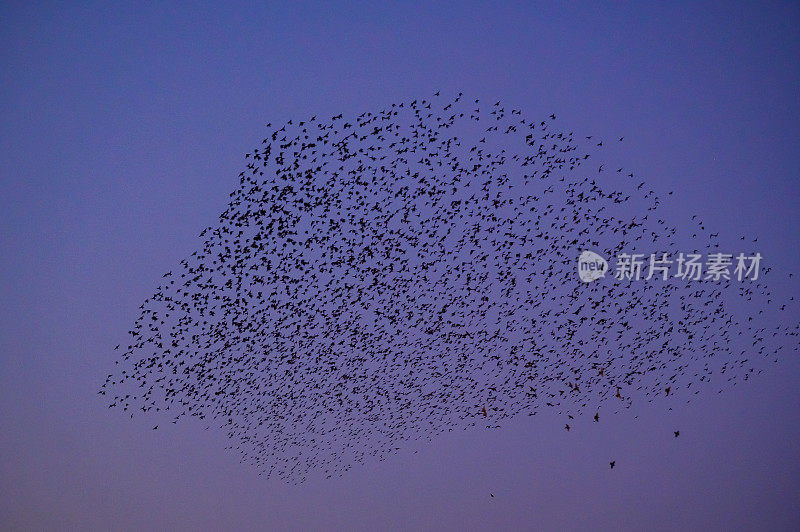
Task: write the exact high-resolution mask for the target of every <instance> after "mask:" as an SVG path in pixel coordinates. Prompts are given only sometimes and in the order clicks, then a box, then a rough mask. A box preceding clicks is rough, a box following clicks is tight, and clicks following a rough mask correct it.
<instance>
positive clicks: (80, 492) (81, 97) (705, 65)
mask: <svg viewBox="0 0 800 532" xmlns="http://www.w3.org/2000/svg"><path fill="white" fill-rule="evenodd" d="M432 4H433V3H432ZM437 90H440V91H442V94H443V95H444V94H447V95H450V94H452V95H455V94H456V93H457V92H459V91H463V92H464V93H465V94H466V95H470V96H473V95H474V97H477V98H487V99H490V98H492V99H500V98H502V99H503V100H504V101H506V102H507V103H508V104H509V105H511V106H514V107H517V108H521V109H523V110H524V114H525V115H528V116H532V117H536V116H542V117H544V116H546V115H549V114H550V113H556V114H557V115H558V117H559V121H560V126H561V127H564V128H568V129H570V130H573V131H575V132H576V135H583V134H585V135H600V136H604V137H609V138H610V137H620V136H624V137H625V142H624V143H623V144H622V145H621V146H620V147H619V148H617V151H618V155H619V157H620V159H621V160H623V161H624V162H625V163H626V164H627V165H628V166H630V167H632V168H634V169H635V170H636V171H637V173H638V174H641V175H644V176H645V177H646V179H647V180H648V183H649V184H650V185H651V186H652V187H654V188H656V189H657V190H658V191H661V192H664V191H667V190H674V191H675V194H676V195H677V196H678V199H679V205H680V208H679V210H678V211H676V212H673V214H674V216H675V218H676V220H681V219H686V220H688V219H689V218H690V217H691V216H692V215H693V214H700V215H701V216H702V218H703V219H704V221H705V223H706V226H707V227H708V228H710V229H712V230H714V229H718V230H719V231H720V232H721V233H723V237H722V243H723V244H722V245H721V247H723V248H724V247H725V245H724V244H725V243H726V242H729V243H731V245H733V244H735V243H736V241H737V240H738V237H739V236H740V235H747V236H752V237H756V236H757V237H758V238H759V241H758V242H759V248H758V251H760V252H761V253H762V255H764V256H765V258H766V260H767V262H768V263H769V264H768V265H769V266H772V267H773V268H774V269H775V270H776V271H781V270H782V271H785V272H791V271H793V272H798V270H799V269H800V268H799V267H800V246H798V243H797V241H798V230H797V227H798V225H799V224H800V215H798V212H797V206H798V205H800V185H798V178H799V177H800V142H798V139H800V6H799V5H798V4H797V3H762V2H757V3H756V2H752V3H713V4H712V3H698V2H689V3H685V4H680V3H663V4H651V3H630V4H626V3H614V4H605V3H554V4H551V3H529V2H521V3H488V2H487V3H478V2H474V3H473V2H454V3H447V2H437V3H435V4H433V5H428V3H425V4H422V3H421V4H419V5H415V4H412V3H394V2H369V3H367V2H364V3H336V4H330V5H329V4H327V3H321V2H320V3H294V2H291V3H286V4H285V5H283V6H279V5H269V4H266V3H264V4H263V5H262V4H261V3H259V4H258V5H254V4H236V3H231V2H226V3H224V7H223V4H222V3H219V4H217V5H215V4H211V3H188V2H187V3H169V4H167V3H164V4H160V3H141V4H133V3H127V4H110V3H98V4H92V3H89V2H74V3H71V4H64V3H62V4H55V3H39V4H36V5H34V4H30V3H27V2H4V3H3V4H2V6H0V259H2V260H0V298H1V299H0V301H1V302H2V304H0V528H3V529H17V528H21V529H25V528H31V529H36V528H81V529H83V528H92V529H109V528H113V529H135V528H138V529H141V528H151V529H167V528H169V529H233V528H244V529H263V528H274V529H287V528H316V529H331V528H346V529H380V528H391V529H418V528H423V529H440V528H443V527H444V528H449V529H479V528H496V527H514V528H521V527H526V528H532V527H536V528H549V529H556V528H558V529H563V528H566V529H581V528H583V529H586V528H599V529H614V530H618V529H620V528H635V529H643V528H644V529H674V528H686V527H689V528H692V529H703V528H707V527H711V528H714V529H725V530H736V529H753V528H758V529H775V530H781V529H784V530H797V529H800V391H798V384H800V362H798V359H797V351H796V350H794V349H790V350H788V351H787V352H786V353H785V356H784V357H783V359H782V360H781V361H779V363H777V364H770V365H765V366H764V368H765V370H764V373H763V374H762V375H760V376H758V377H757V378H755V379H752V380H751V381H749V382H748V383H745V384H742V385H738V386H736V387H735V388H733V389H731V390H727V391H726V392H725V393H723V394H715V393H712V394H707V395H704V396H700V397H699V399H698V400H697V401H694V402H693V403H691V404H690V405H684V406H681V405H674V409H673V410H672V411H671V412H668V411H667V408H666V406H665V405H664V404H660V403H653V404H648V405H636V406H634V408H633V409H632V410H631V411H629V412H625V413H622V414H619V415H617V416H607V417H606V418H604V419H603V422H602V423H597V424H593V423H591V420H590V419H588V416H587V419H581V420H576V422H575V424H574V425H575V426H574V428H573V430H572V431H570V432H569V433H567V432H566V431H564V430H563V422H562V420H560V419H557V418H556V417H555V416H551V417H548V416H547V415H539V416H536V417H534V418H531V417H526V418H517V419H515V420H513V421H511V422H509V423H507V424H506V425H505V426H504V427H503V428H502V429H499V430H493V431H485V430H483V431H481V430H474V431H466V432H460V433H458V434H456V433H451V434H448V435H443V436H441V437H440V438H438V439H436V440H435V441H433V442H432V443H429V444H426V445H423V446H421V447H420V448H419V452H418V453H417V454H413V453H412V452H410V451H409V452H406V453H403V452H401V453H400V454H399V455H397V456H395V457H392V458H390V459H389V460H387V461H385V462H381V463H370V464H367V465H365V466H363V467H356V468H354V469H353V470H351V472H349V473H348V474H346V475H345V476H343V477H341V478H338V479H333V480H328V481H324V482H322V481H320V482H316V481H315V482H308V483H306V484H302V485H300V486H287V485H284V484H282V483H281V482H280V481H279V480H264V479H263V477H259V476H257V471H256V470H254V469H252V468H250V467H249V466H244V465H241V464H239V463H238V455H236V454H234V453H231V452H226V451H224V450H223V447H224V446H225V445H227V441H226V438H225V435H224V434H223V433H222V432H221V431H215V430H214V429H213V428H212V429H211V430H203V429H204V425H202V424H200V423H197V422H194V421H191V420H189V421H186V422H182V423H179V424H178V425H170V426H169V427H164V430H158V431H153V430H151V428H152V425H151V424H149V423H148V420H147V419H145V418H139V419H133V420H131V419H128V418H126V417H125V416H123V415H122V414H121V412H119V411H117V410H116V409H113V410H109V409H108V408H107V406H106V402H105V401H103V400H101V399H100V398H99V396H97V395H96V390H97V389H98V386H99V385H100V384H101V383H102V381H103V379H104V378H105V375H106V374H108V373H109V372H110V371H109V369H110V366H111V364H113V353H112V348H113V346H114V345H116V344H117V343H120V342H121V341H124V340H125V339H126V338H127V336H126V334H125V331H127V330H128V328H129V327H130V325H131V324H132V323H133V320H134V319H135V318H136V316H137V315H138V312H137V311H138V306H139V305H140V304H141V303H142V301H143V300H144V299H145V298H146V297H148V296H149V295H151V294H152V292H153V289H154V287H155V286H156V285H157V284H159V281H160V279H161V275H162V274H163V273H164V272H165V271H167V270H169V269H170V268H171V267H172V266H173V265H175V264H177V263H178V261H180V260H181V259H182V258H184V257H186V256H187V255H189V254H190V253H191V252H192V251H193V250H195V249H197V247H198V246H199V244H200V239H198V236H197V235H198V233H199V231H200V230H202V229H203V228H205V227H207V226H208V225H211V224H214V223H216V221H217V218H218V215H219V213H220V212H222V211H223V210H224V209H225V207H226V204H227V199H228V193H229V192H230V191H232V190H233V189H234V188H235V187H236V185H237V183H238V177H237V176H238V174H239V172H240V171H242V170H243V169H244V167H245V161H244V158H243V157H244V154H245V153H246V152H248V151H250V150H251V148H252V147H253V146H256V145H258V144H259V143H260V140H261V139H262V138H263V135H264V134H265V133H266V128H265V124H266V123H267V122H273V123H280V122H282V121H285V120H287V119H290V118H301V119H302V118H305V117H309V116H311V115H314V114H319V115H320V116H331V115H334V114H338V113H340V112H344V113H345V114H360V113H361V112H363V111H366V110H375V109H380V108H382V107H383V106H385V105H387V104H390V103H392V102H399V101H403V100H411V99H415V98H421V97H422V98H424V97H429V96H430V95H431V94H433V93H434V92H435V91H437ZM726 239H727V240H726ZM733 251H739V250H738V249H733ZM796 279H797V275H796V276H795V285H793V286H789V285H787V286H786V287H782V289H786V290H796V289H797V286H796ZM635 415H638V419H634V416H635ZM678 429H679V430H680V431H681V437H680V438H678V439H675V438H673V437H672V431H673V430H678ZM609 460H616V462H617V467H616V468H615V469H614V470H613V471H610V470H609V468H608V461H609ZM489 493H493V494H494V495H495V497H494V498H490V497H489Z"/></svg>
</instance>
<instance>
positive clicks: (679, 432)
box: [675, 430, 681, 438]
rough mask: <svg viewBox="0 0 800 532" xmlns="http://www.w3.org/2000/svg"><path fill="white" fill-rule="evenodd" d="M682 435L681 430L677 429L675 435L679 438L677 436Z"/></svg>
mask: <svg viewBox="0 0 800 532" xmlns="http://www.w3.org/2000/svg"><path fill="white" fill-rule="evenodd" d="M680 435H681V431H679V430H676V431H675V437H676V438H677V437H678V436H680Z"/></svg>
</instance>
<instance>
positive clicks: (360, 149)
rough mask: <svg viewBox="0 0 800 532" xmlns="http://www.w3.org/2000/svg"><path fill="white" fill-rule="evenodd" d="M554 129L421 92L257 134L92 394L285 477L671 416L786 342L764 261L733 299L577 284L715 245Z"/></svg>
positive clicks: (590, 147)
mask: <svg viewBox="0 0 800 532" xmlns="http://www.w3.org/2000/svg"><path fill="white" fill-rule="evenodd" d="M557 123H558V122H557V120H556V116H555V115H550V116H549V117H546V118H545V119H540V120H530V119H527V118H525V117H524V116H523V114H522V112H521V111H520V110H517V109H511V108H507V106H505V105H503V104H502V102H499V101H498V102H496V103H494V102H488V103H484V102H482V101H479V100H477V99H468V98H466V97H464V95H463V94H461V93H458V94H457V95H455V96H454V97H453V98H450V99H446V98H445V97H442V96H440V95H439V94H438V93H437V94H436V95H434V96H433V97H431V98H430V99H420V100H414V101H407V102H402V103H395V104H391V105H389V106H386V107H385V108H384V109H381V110H379V111H377V112H364V113H362V114H360V115H358V116H352V117H345V116H344V115H343V114H339V115H337V116H333V117H332V118H331V119H329V120H322V119H318V118H317V117H316V116H314V117H311V118H308V119H306V120H302V121H294V120H289V121H288V122H287V123H285V124H282V125H280V127H273V126H272V125H269V124H268V128H269V129H270V132H269V134H268V136H267V137H266V138H264V140H263V142H262V143H261V144H260V145H259V146H258V147H257V148H256V149H254V150H253V151H252V152H251V153H248V154H247V155H246V158H245V160H246V163H247V168H246V170H245V171H243V172H242V173H241V174H240V176H239V177H240V181H239V186H238V188H236V190H235V191H234V192H232V193H231V194H230V201H229V204H228V207H227V209H226V210H225V211H224V212H223V213H222V214H221V216H220V218H219V223H218V224H216V225H215V226H212V227H208V228H207V229H205V230H204V231H202V233H201V235H200V237H201V238H202V239H203V244H202V248H201V249H198V250H197V251H195V252H194V253H192V254H191V256H189V257H187V258H186V259H185V260H182V261H181V262H180V264H179V266H176V267H175V268H172V270H171V271H170V272H168V273H166V274H165V275H164V279H163V282H162V284H161V286H159V287H158V288H157V289H156V291H155V293H154V294H153V295H152V296H151V297H149V298H147V299H146V300H145V301H144V303H143V304H142V306H141V307H140V310H141V313H140V316H139V318H138V319H137V320H136V322H135V324H134V326H133V327H132V329H131V330H130V331H129V334H130V340H129V342H127V345H125V343H123V346H122V348H121V349H120V350H119V354H120V357H119V358H118V359H117V361H116V364H117V365H116V366H115V371H114V373H112V374H110V375H108V377H107V379H106V381H105V383H103V384H102V387H101V389H100V394H102V395H103V396H104V397H106V398H107V399H108V404H109V406H110V407H116V408H119V409H122V410H124V411H125V412H127V413H129V414H130V415H131V416H132V415H133V414H134V413H135V412H139V413H142V414H144V413H147V414H155V417H156V419H160V420H162V422H163V420H164V417H165V416H169V420H171V421H172V422H177V421H178V420H180V419H181V418H182V417H184V416H196V417H198V418H200V419H203V420H207V422H208V423H209V424H214V425H218V426H220V427H222V428H223V429H224V430H225V431H226V432H227V434H228V436H229V437H230V439H231V448H233V449H235V450H237V451H238V452H240V453H241V457H242V460H244V461H246V462H249V463H252V464H254V465H255V466H257V467H258V468H259V469H260V470H261V472H262V473H263V474H267V475H274V476H277V477H279V478H282V479H284V480H286V481H290V482H300V481H303V480H305V479H306V478H307V476H308V475H309V474H312V473H318V474H319V475H321V476H331V475H339V474H341V473H343V472H344V471H346V470H348V469H349V468H350V467H352V465H353V464H355V463H359V462H363V461H365V460H370V459H376V460H382V459H385V458H386V457H387V456H388V455H390V454H392V453H396V452H397V451H398V450H400V449H401V448H402V446H403V442H407V441H409V440H415V439H430V438H432V437H433V436H435V435H436V434H439V433H442V432H445V431H452V430H457V429H465V428H469V427H498V426H500V423H501V422H502V420H504V419H508V418H510V417H512V416H516V415H534V414H536V413H537V412H539V411H542V410H543V409H552V410H553V411H554V412H556V413H559V414H562V415H568V416H569V418H570V419H574V416H577V415H580V414H588V415H590V416H591V417H592V418H593V420H594V421H599V420H600V417H601V411H602V410H603V409H605V410H606V411H609V412H613V411H618V410H619V409H620V408H625V407H628V406H630V405H631V404H632V402H633V401H634V400H647V401H653V400H656V399H657V398H658V400H663V401H672V400H690V399H691V397H692V396H693V394H696V393H699V392H700V390H701V389H703V387H704V386H705V387H708V386H709V383H710V382H711V380H712V378H715V379H716V381H715V382H716V383H717V384H718V387H720V386H725V385H730V384H735V383H736V382H738V381H741V380H746V379H748V378H749V377H750V376H751V375H752V374H753V373H757V372H758V371H760V369H759V366H758V364H757V363H755V361H756V360H757V359H765V358H768V359H770V360H771V359H777V356H778V354H779V352H780V350H781V349H786V348H787V347H788V348H790V349H794V348H795V347H796V343H797V337H798V333H799V332H800V329H798V326H797V325H786V324H784V322H785V321H786V320H777V321H776V320H775V318H774V316H775V314H776V313H778V314H779V312H778V311H779V310H783V311H784V312H786V311H785V309H786V305H787V304H792V303H791V302H790V301H789V299H790V298H788V297H785V298H784V299H786V301H785V302H782V304H783V307H780V308H778V309H775V313H771V312H770V310H769V309H770V308H772V307H778V303H779V302H778V299H779V298H778V297H776V296H774V295H773V294H772V293H771V292H770V290H769V289H768V288H767V285H766V284H765V279H766V278H767V276H768V275H769V268H768V267H767V268H763V269H762V276H761V277H760V278H759V279H757V280H755V281H748V282H739V281H737V280H735V279H731V280H724V279H723V280H720V281H718V282H712V281H695V282H691V281H683V282H681V281H678V280H670V281H660V280H649V281H621V280H615V279H613V278H611V277H606V278H605V279H600V280H598V281H595V282H592V283H583V282H581V281H580V279H579V278H578V275H577V271H576V261H577V257H578V255H579V254H580V253H581V251H582V250H587V249H588V250H594V251H596V252H598V253H599V254H601V255H603V256H605V257H614V256H615V255H616V254H618V253H620V252H630V251H633V250H636V251H637V252H638V251H644V252H646V253H650V252H662V251H663V252H674V251H676V250H677V249H678V248H680V247H681V246H684V247H683V248H681V250H687V251H692V250H691V249H687V246H693V250H694V251H700V252H702V251H706V250H714V249H719V245H720V244H719V237H718V234H710V233H708V231H707V230H706V229H705V227H704V225H703V222H702V221H700V220H699V218H696V219H694V220H692V221H691V228H690V229H689V231H688V232H686V231H685V227H684V228H683V229H679V226H680V225H681V224H670V223H669V222H668V221H667V220H665V219H664V218H666V216H665V215H661V214H659V213H660V212H661V205H662V203H663V202H664V201H665V199H664V197H667V198H668V197H669V195H670V194H671V193H669V194H666V195H659V194H657V193H656V192H655V191H654V190H651V189H650V187H649V186H648V185H646V182H645V181H644V180H643V179H641V178H639V177H638V176H637V175H635V174H634V173H633V172H629V171H627V170H623V168H621V167H620V168H619V169H617V168H618V165H616V164H615V165H614V166H609V165H610V164H611V163H609V162H608V161H606V160H605V159H603V158H602V157H603V154H604V153H606V152H604V151H603V150H604V149H605V148H604V147H603V146H604V141H603V140H601V139H599V138H596V137H594V138H593V137H590V136H588V137H585V136H576V135H575V134H573V133H572V132H566V131H561V130H559V129H558V128H557V127H556V124H557ZM622 140H623V139H622V138H616V137H615V138H613V139H611V140H606V141H605V145H606V146H608V145H613V144H614V143H617V142H622ZM608 168H611V169H610V170H609V169H608ZM685 225H686V223H685V222H684V223H683V226H685ZM684 233H686V234H684ZM747 244H748V245H749V242H747ZM736 251H738V250H736ZM747 251H752V250H747ZM792 299H793V298H792ZM765 309H766V312H767V314H765ZM767 315H769V316H770V317H769V318H767ZM783 315H784V316H785V315H786V313H784V314H783ZM776 323H777V325H776ZM117 348H118V349H119V348H120V346H117ZM159 416H161V417H159ZM569 428H570V426H569V424H567V426H566V430H569ZM677 436H678V431H675V437H677ZM614 464H615V462H614V461H612V462H610V466H611V467H612V468H613V467H614Z"/></svg>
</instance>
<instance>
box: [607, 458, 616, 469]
mask: <svg viewBox="0 0 800 532" xmlns="http://www.w3.org/2000/svg"><path fill="white" fill-rule="evenodd" d="M616 464H617V461H616V460H612V461H610V462H609V463H608V465H610V466H611V469H614V466H615V465H616Z"/></svg>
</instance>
